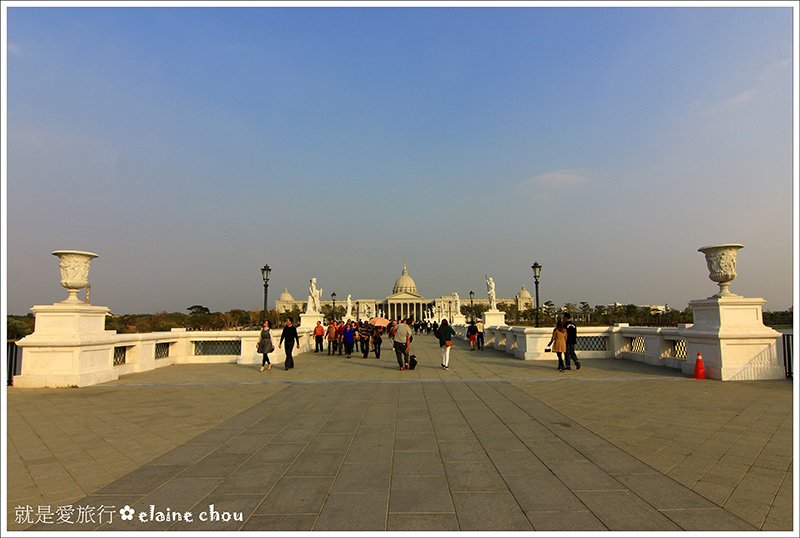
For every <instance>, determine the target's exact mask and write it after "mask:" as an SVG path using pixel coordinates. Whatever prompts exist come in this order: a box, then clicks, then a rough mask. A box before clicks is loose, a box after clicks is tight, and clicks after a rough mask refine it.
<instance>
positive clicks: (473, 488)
mask: <svg viewBox="0 0 800 538" xmlns="http://www.w3.org/2000/svg"><path fill="white" fill-rule="evenodd" d="M414 345H415V353H416V354H417V355H418V357H420V366H419V367H418V368H417V370H415V371H413V372H399V371H397V370H396V369H395V368H396V367H395V366H393V364H394V361H393V357H385V358H384V359H381V361H376V360H375V359H356V358H354V359H351V360H350V361H348V362H343V360H341V359H338V358H337V357H334V358H330V357H327V356H325V355H324V354H323V355H321V356H320V355H317V356H314V355H313V354H310V353H307V354H304V355H301V356H299V357H298V358H297V368H296V369H295V370H292V371H291V372H285V371H281V370H279V369H277V368H273V369H272V370H270V371H267V372H264V373H261V374H259V373H258V372H257V368H252V367H242V366H235V365H214V366H210V365H187V366H181V367H169V368H165V369H163V370H165V371H164V372H160V373H161V374H162V376H161V378H160V379H161V380H162V383H161V384H158V383H156V379H157V378H156V377H155V376H154V373H153V372H148V373H144V374H136V375H131V376H126V377H125V378H124V379H121V380H120V381H119V382H115V383H110V384H106V385H102V386H98V387H89V388H86V389H78V390H75V389H73V390H72V391H66V393H64V391H52V390H49V389H46V390H44V391H42V392H38V393H37V392H30V391H21V392H20V393H19V394H20V395H19V396H17V394H18V393H17V389H10V390H9V414H14V416H15V421H14V424H13V425H12V424H9V432H10V436H12V435H14V432H15V431H17V430H18V431H20V432H21V436H20V437H16V436H14V439H15V440H16V441H17V444H15V446H14V448H15V450H14V451H13V453H12V454H10V455H9V472H10V474H13V475H14V477H13V478H12V479H10V480H9V490H10V491H11V490H15V489H17V488H19V489H22V488H25V487H27V488H28V490H27V491H31V492H33V493H29V494H28V495H29V496H28V497H24V496H21V495H20V494H19V493H14V494H13V495H10V496H9V505H8V507H9V508H8V513H9V515H10V516H11V520H13V515H14V505H15V503H16V504H20V503H22V502H26V501H25V499H33V498H34V497H33V496H35V495H38V497H37V498H38V499H40V500H41V502H45V501H46V500H47V497H46V495H47V494H46V493H44V492H43V486H44V484H46V483H47V481H46V480H44V479H42V478H40V479H39V480H38V481H36V480H33V486H25V484H26V482H25V480H24V476H25V473H29V476H33V474H30V473H32V472H33V473H34V474H35V472H36V471H35V469H36V467H35V466H36V465H37V461H38V460H36V459H31V458H30V454H31V453H32V454H35V455H36V456H38V458H39V459H40V460H41V459H42V458H45V459H46V458H51V460H52V461H50V460H48V461H50V463H46V464H48V465H51V466H53V469H59V468H62V466H64V465H65V464H64V462H65V461H67V458H74V457H76V456H78V458H77V460H72V461H77V462H78V464H80V461H83V460H82V459H81V458H83V459H86V456H81V454H82V453H83V452H81V451H75V450H72V451H70V452H67V453H66V454H60V453H58V452H57V451H56V452H55V453H54V452H53V450H54V449H55V447H54V446H52V445H48V444H47V443H43V442H42V441H41V439H42V437H41V436H40V435H38V434H37V431H39V430H40V429H41V428H42V426H41V425H40V423H39V422H38V420H42V424H45V425H46V427H47V428H49V427H52V425H54V424H55V422H56V421H55V416H56V413H55V412H53V410H51V411H50V413H51V414H50V415H48V413H47V406H43V405H41V402H40V401H39V400H40V399H42V400H44V401H48V403H49V404H53V403H54V402H59V401H64V402H68V403H69V404H71V405H73V406H74V407H73V409H68V410H67V413H68V414H72V415H78V414H80V413H81V412H90V413H97V412H98V408H95V407H92V406H99V408H100V409H102V408H103V406H104V405H107V404H104V401H116V400H117V399H119V398H120V394H121V395H122V399H124V400H125V401H127V402H128V403H129V404H131V405H133V404H135V405H138V406H139V409H138V411H137V412H138V413H141V415H142V416H148V417H149V420H151V421H158V420H161V422H162V423H161V424H160V428H151V427H149V425H148V424H146V423H144V422H142V423H140V425H139V428H138V429H137V430H141V431H143V432H145V433H146V434H149V435H150V436H153V435H156V432H160V431H161V429H163V428H164V427H165V424H177V423H179V422H180V421H181V420H187V414H186V413H185V412H183V411H182V410H180V406H177V405H175V404H176V403H177V402H179V401H180V398H182V397H185V396H186V395H187V393H195V392H196V393H199V394H192V396H191V398H192V400H191V401H193V402H194V404H193V405H194V409H195V410H198V408H199V407H200V405H201V402H203V401H204V399H205V398H207V402H208V403H207V404H206V405H207V406H208V407H207V409H208V410H211V411H212V412H211V413H207V416H210V417H213V418H211V419H206V422H203V421H201V420H195V421H194V423H195V425H196V428H195V429H193V430H186V431H196V434H195V436H194V437H189V438H186V439H184V440H181V439H182V438H181V437H179V436H176V437H170V438H169V439H167V438H165V437H160V438H161V439H162V441H163V442H162V443H159V444H158V446H159V451H153V452H151V453H152V454H153V455H152V457H151V458H150V459H149V460H148V459H146V458H139V459H140V460H142V461H141V463H140V464H139V465H138V466H136V465H135V464H134V465H133V469H132V470H131V471H129V472H127V473H124V472H123V473H120V474H118V475H117V476H116V477H114V478H112V479H110V480H108V481H107V482H106V483H105V484H103V485H102V486H100V487H96V488H95V490H93V491H90V492H86V494H85V495H84V496H82V497H79V498H78V499H75V500H76V501H77V502H76V504H84V505H85V504H86V503H89V502H103V503H106V506H109V505H110V504H108V503H111V502H114V503H116V507H117V508H120V507H122V506H124V505H126V504H127V505H130V506H132V507H133V508H134V509H135V510H136V512H137V517H138V514H139V512H140V511H145V512H146V511H147V510H146V507H148V506H150V505H151V504H152V505H154V506H156V507H158V509H161V510H165V509H166V508H167V507H169V508H170V509H171V510H173V511H182V512H192V513H193V514H194V515H195V520H194V521H191V522H187V521H178V522H176V521H174V520H172V521H152V522H151V521H148V522H140V521H122V520H121V519H120V518H119V517H117V518H116V519H115V521H114V523H113V526H112V525H108V524H97V525H94V526H93V528H94V529H95V530H110V529H112V528H116V529H125V530H139V531H142V530H157V529H170V530H237V529H241V530H264V531H267V530H364V531H381V530H415V529H416V530H431V531H433V530H464V531H466V530H472V531H477V530H501V531H512V530H527V531H531V530H534V531H540V530H548V531H550V530H584V531H589V530H606V531H623V530H632V531H635V530H638V531H642V530H663V531H681V530H732V529H734V530H756V529H757V528H761V527H762V526H770V528H776V527H777V528H782V529H783V530H786V529H787V525H788V528H790V527H791V523H792V522H791V515H789V517H788V518H787V517H786V515H785V514H787V513H788V514H791V490H792V488H791V483H792V475H791V468H792V464H791V443H790V444H789V452H788V454H789V455H788V456H786V454H787V447H786V446H785V445H786V440H787V437H786V431H787V430H788V431H789V432H791V428H790V426H791V414H792V408H791V390H788V391H787V390H786V388H785V387H786V384H784V385H778V384H771V383H762V382H757V383H753V384H744V383H724V384H723V383H719V382H707V383H703V384H699V383H698V382H694V381H693V380H690V379H686V378H683V377H682V376H679V375H677V374H674V373H672V375H668V374H669V372H665V371H664V369H660V368H654V367H646V365H640V364H638V363H628V362H626V361H606V360H598V361H584V367H583V368H582V369H581V370H580V372H577V371H576V372H571V373H570V375H571V376H572V377H571V378H565V377H564V374H558V373H557V372H555V363H553V364H549V362H548V363H546V364H542V363H530V362H522V361H515V360H514V359H509V358H508V357H507V356H505V355H502V354H499V353H496V352H491V351H486V352H483V353H475V352H469V351H466V350H464V349H463V348H461V346H460V344H457V345H456V349H454V350H453V352H452V356H451V370H450V371H447V372H446V371H443V370H441V369H440V368H438V367H437V365H438V349H437V348H436V346H435V343H434V341H433V339H427V338H424V337H420V338H418V339H417V341H415V344H414ZM386 358H390V359H392V360H389V361H387V360H385V359H386ZM368 364H369V365H370V367H366V366H367V365H368ZM196 367H197V368H196ZM156 372H159V371H156ZM203 372H204V373H205V374H206V376H205V377H203V375H202V373H203ZM224 379H227V381H228V383H227V384H224V383H222V381H221V380H224ZM253 379H263V381H262V382H254V381H253ZM633 380H635V381H636V383H631V382H630V381H633ZM790 388H791V387H789V389H790ZM29 390H30V389H29ZM258 391H260V392H258ZM239 392H241V395H242V396H245V398H244V401H245V402H246V403H247V404H249V406H248V405H244V404H242V401H241V400H239V401H236V400H235V398H233V396H232V395H231V393H233V394H236V393H239ZM731 392H733V393H735V394H731ZM676 393H678V394H680V395H681V396H682V397H683V398H682V401H683V402H687V401H688V402H690V403H689V404H686V403H684V408H678V409H683V411H682V412H681V413H673V414H667V413H665V412H664V410H663V409H662V408H661V407H660V406H653V405H652V401H654V400H655V401H664V400H667V401H670V400H673V399H675V394H676ZM222 394H224V395H225V396H222ZM565 394H567V395H569V397H565ZM154 395H156V396H157V397H155V398H153V400H154V401H156V402H157V404H156V405H155V408H156V409H158V411H159V412H160V413H166V415H165V416H163V417H161V418H160V419H159V418H157V415H154V414H153V413H151V412H150V411H149V410H148V409H147V405H148V400H147V398H148V397H151V398H152V397H153V396H154ZM170 395H172V396H171V397H172V398H174V402H173V403H172V405H168V404H169V400H170ZM627 397H630V398H632V400H630V402H633V403H634V404H635V403H636V402H638V401H639V400H638V399H641V401H642V405H645V402H647V403H648V405H649V406H650V408H651V409H652V410H653V412H652V413H644V412H643V411H644V410H643V409H642V407H641V406H637V405H631V403H630V402H629V403H628V406H627V407H626V405H625V402H626V401H627V400H626V398H627ZM787 397H788V398H789V403H788V405H787V402H786V401H785V400H786V398H787ZM87 401H93V404H92V405H89V404H88V403H87ZM20 402H30V403H32V404H33V405H32V409H21V408H18V407H17V406H18V404H19V403H20ZM709 405H712V408H714V407H713V406H716V409H717V410H718V413H717V414H716V416H715V417H714V418H715V419H716V420H709V421H700V422H697V421H694V420H691V421H689V418H691V416H692V413H695V412H700V411H701V410H702V409H705V408H706V407H707V406H709ZM685 408H688V409H685ZM203 409H205V408H203ZM170 410H172V411H171V413H172V414H170ZM103 412H104V411H103ZM119 412H121V411H118V413H119ZM29 413H30V414H29ZM127 413H128V416H130V415H131V414H132V412H131V411H128V412H127ZM101 414H102V413H101ZM743 414H744V415H745V418H742V415H743ZM108 416H109V417H110V416H113V415H108ZM706 416H710V414H708V413H706V414H704V415H703V417H706ZM211 420H216V421H217V422H216V424H214V423H211V424H209V422H210V421H211ZM659 421H662V422H661V423H659ZM687 421H689V422H690V423H689V427H688V428H685V429H681V428H680V427H679V426H680V424H681V423H684V424H685V423H686V422H687ZM81 424H84V425H85V427H84V428H75V429H73V430H70V433H66V432H65V434H64V435H66V436H67V437H68V438H70V437H69V436H70V435H75V436H76V437H77V436H80V435H86V430H88V429H89V427H90V426H89V422H88V421H86V420H84V421H82V422H81ZM104 424H105V425H104V426H102V427H95V428H94V429H93V430H92V431H94V432H96V433H94V434H92V435H94V436H96V437H97V438H99V439H101V440H102V439H103V436H104V435H105V436H111V437H112V438H114V439H116V441H115V443H116V446H117V447H123V446H127V447H129V448H127V449H124V450H133V449H134V447H136V448H140V447H138V446H137V445H135V444H133V443H130V442H128V439H127V438H126V434H125V430H124V429H122V428H118V427H115V426H114V425H113V420H112V421H108V420H107V421H104ZM202 424H208V426H206V427H205V429H203V428H204V427H203V426H202ZM673 426H675V427H673ZM62 431H64V430H62ZM664 431H669V432H670V433H669V434H667V435H664V436H663V437H661V436H660V432H664ZM151 432H152V433H151ZM676 432H677V435H678V436H679V438H681V439H690V437H688V436H683V437H681V436H682V435H683V434H681V432H687V434H686V435H691V436H692V437H691V439H694V440H695V444H694V446H693V448H692V449H690V450H689V451H688V452H686V453H685V454H683V453H682V452H676V454H681V455H682V457H681V458H677V457H676V458H674V460H675V461H676V463H674V464H673V465H672V466H670V467H669V468H665V469H662V470H666V471H667V474H666V475H665V474H663V473H662V472H660V469H659V468H657V467H656V466H653V465H650V464H649V463H648V460H651V461H660V460H658V457H657V455H658V454H659V453H660V452H662V451H663V450H667V449H669V447H670V446H673V445H674V444H675V443H674V435H675V434H676ZM92 439H95V438H94V437H92ZM788 439H789V442H790V441H791V437H789V438H788ZM651 440H652V441H656V440H657V441H659V442H658V443H656V442H652V443H651ZM94 442H97V441H94ZM759 443H761V450H760V451H758V452H757V453H754V452H753V451H750V452H748V451H747V450H744V449H740V450H738V451H735V448H736V447H737V446H739V447H749V446H750V445H758V444H759ZM107 445H108V443H106V444H105V445H103V444H100V445H99V446H98V448H97V450H96V451H93V452H92V453H91V454H92V456H91V457H93V458H94V461H105V460H108V459H112V461H113V459H114V458H118V457H120V456H118V454H119V448H117V449H113V448H112V447H113V446H114V445H111V446H107ZM26 447H30V451H28V450H26ZM90 448H92V447H90ZM720 451H722V457H723V458H724V457H737V458H742V457H745V455H747V454H749V455H750V456H751V457H752V464H751V465H750V466H749V467H748V468H747V470H743V469H742V468H741V465H742V464H739V467H736V471H735V473H736V474H737V475H738V476H739V477H740V478H739V479H738V480H732V479H730V478H729V477H730V476H733V475H732V474H731V475H728V474H724V473H725V470H726V467H725V466H720V465H718V461H719V460H717V463H712V464H711V467H709V468H708V469H706V470H704V471H703V473H702V474H700V475H694V478H692V479H691V480H693V482H692V484H687V483H684V482H682V481H681V480H680V477H682V476H683V475H676V476H675V477H673V476H670V474H669V470H671V469H673V468H675V469H677V468H679V467H678V465H679V464H680V463H682V462H684V461H686V460H687V459H689V458H691V457H692V456H695V457H703V456H705V454H706V453H709V454H714V455H717V454H718V453H719V452H720ZM48 454H52V455H51V456H48ZM122 454H125V452H122ZM759 457H761V460H759V459H758V458H759ZM781 458H788V468H786V469H784V466H785V465H787V464H786V459H781ZM132 461H135V460H132ZM737 461H738V460H737ZM757 461H759V462H760V464H759V465H756V464H755V463H756V462H757ZM12 462H13V463H14V466H13V467H12V466H11V463H12ZM731 466H732V467H735V465H733V464H732V465H731ZM776 467H777V468H776ZM712 469H713V470H714V473H716V474H714V473H711V474H709V472H710V471H711V470H712ZM719 473H723V475H724V477H725V479H726V480H728V481H729V482H731V483H730V487H731V488H732V490H731V491H732V493H731V494H730V495H729V496H728V497H726V498H725V500H724V502H723V501H721V500H720V501H719V502H715V501H714V499H711V498H709V497H708V496H704V495H703V493H702V491H698V490H696V489H695V488H696V487H699V486H701V485H702V484H709V483H713V482H710V480H713V479H714V477H715V476H717V475H719ZM37 476H38V475H37ZM704 477H705V478H708V480H707V481H705V482H704V481H703V480H702V478H704ZM787 498H788V501H789V502H788V503H787V502H786V499H787ZM73 502H74V501H73ZM29 504H30V503H29ZM98 506H99V505H98ZM212 506H213V507H212ZM215 511H216V512H217V515H218V517H217V519H213V517H211V518H210V519H211V520H206V521H200V520H199V516H200V514H207V515H208V514H213V513H214V512H215ZM231 514H233V515H231ZM145 515H147V514H145ZM237 515H238V516H239V517H236V516H237ZM226 516H227V517H228V519H227V520H225V519H224V518H225V517H226ZM91 527H92V525H91V524H88V525H84V527H83V528H84V530H88V529H89V528H91ZM27 528H29V529H31V530H34V529H35V530H49V531H52V530H77V529H76V528H75V527H70V528H64V527H61V528H59V527H54V526H53V525H47V524H44V523H39V524H37V525H33V526H29V527H27Z"/></svg>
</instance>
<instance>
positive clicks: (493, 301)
mask: <svg viewBox="0 0 800 538" xmlns="http://www.w3.org/2000/svg"><path fill="white" fill-rule="evenodd" d="M486 289H487V290H488V292H489V310H497V295H495V292H494V280H492V277H490V276H489V275H486Z"/></svg>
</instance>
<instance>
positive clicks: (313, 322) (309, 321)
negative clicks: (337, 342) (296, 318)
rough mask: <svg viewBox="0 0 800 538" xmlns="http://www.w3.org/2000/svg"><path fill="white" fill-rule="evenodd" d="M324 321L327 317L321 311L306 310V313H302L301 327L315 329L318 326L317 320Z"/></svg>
mask: <svg viewBox="0 0 800 538" xmlns="http://www.w3.org/2000/svg"><path fill="white" fill-rule="evenodd" d="M318 321H320V322H323V325H324V321H325V319H324V318H323V316H322V313H321V312H306V313H305V314H300V327H299V328H303V329H313V328H314V327H316V326H317V322H318Z"/></svg>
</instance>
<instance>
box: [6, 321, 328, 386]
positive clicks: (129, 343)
mask: <svg viewBox="0 0 800 538" xmlns="http://www.w3.org/2000/svg"><path fill="white" fill-rule="evenodd" d="M92 308H102V307H92ZM37 324H38V318H37ZM45 325H46V324H45ZM39 329H40V327H38V326H37V331H36V332H34V333H33V334H32V335H30V336H28V337H26V338H23V339H22V340H20V341H19V342H17V345H18V346H20V347H21V348H22V349H23V357H24V362H23V366H22V373H21V374H20V375H17V376H14V386H15V387H23V388H24V387H84V386H88V385H95V384H97V383H104V382H107V381H113V380H116V379H118V378H119V376H121V375H125V374H132V373H136V372H145V371H148V370H153V369H155V368H161V367H163V366H170V365H172V364H211V363H237V364H252V365H255V364H261V354H260V353H257V352H256V343H257V342H258V339H259V336H260V334H261V331H260V330H257V331H187V330H186V329H173V330H172V331H170V332H154V333H134V334H118V333H116V332H115V331H103V332H102V333H95V335H96V336H95V337H94V338H93V339H91V340H86V339H85V338H84V339H83V341H75V340H74V339H73V340H71V339H69V338H64V339H61V340H57V339H55V338H53V337H52V336H46V335H43V334H42V333H40V332H39ZM281 331H282V329H273V330H272V340H273V343H274V344H275V351H273V352H272V353H270V354H269V358H270V362H272V363H273V364H282V363H283V362H284V361H285V360H286V354H285V353H284V350H283V348H280V349H279V348H278V342H279V340H280V336H281ZM297 332H298V335H299V336H300V346H299V347H297V346H296V347H295V350H294V353H295V354H299V353H304V352H306V351H310V350H311V349H313V348H314V347H313V336H312V334H311V331H310V330H306V329H298V330H297ZM37 333H39V334H38V335H37ZM34 337H35V338H34ZM201 341H202V342H215V341H217V342H220V341H221V342H241V344H240V345H241V351H240V353H239V354H238V355H195V342H201ZM161 343H166V344H168V345H169V355H168V356H167V357H165V358H160V359H156V358H155V349H156V344H161ZM118 347H124V348H125V363H124V364H119V365H116V366H115V365H114V349H115V348H118Z"/></svg>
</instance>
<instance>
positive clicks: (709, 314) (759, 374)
mask: <svg viewBox="0 0 800 538" xmlns="http://www.w3.org/2000/svg"><path fill="white" fill-rule="evenodd" d="M765 302H766V301H764V299H759V298H750V297H741V296H739V295H733V294H730V295H723V296H721V297H709V298H708V299H701V300H699V301H690V302H689V306H691V308H692V311H693V315H694V324H693V325H692V326H691V327H689V328H687V329H685V330H683V331H681V335H682V336H683V337H684V338H685V339H686V358H687V360H686V364H684V365H683V367H682V371H683V373H685V374H689V375H692V374H693V373H694V365H695V362H696V360H697V353H698V352H699V353H702V355H703V365H704V366H705V370H706V376H707V377H709V378H711V379H721V380H723V381H739V380H752V379H785V378H786V374H785V371H784V368H783V363H782V362H781V359H780V353H779V352H778V342H777V341H778V340H779V339H780V338H781V334H780V333H779V332H777V331H775V330H773V329H770V328H769V327H767V326H765V325H764V322H763V317H762V310H761V305H763V304H764V303H765ZM15 382H16V380H15Z"/></svg>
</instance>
